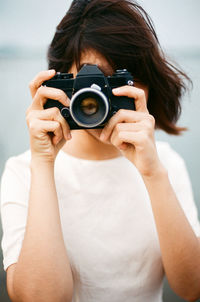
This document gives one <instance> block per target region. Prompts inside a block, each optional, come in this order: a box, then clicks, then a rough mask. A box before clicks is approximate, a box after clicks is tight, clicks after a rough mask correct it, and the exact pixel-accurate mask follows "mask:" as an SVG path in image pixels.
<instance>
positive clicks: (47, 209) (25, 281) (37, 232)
mask: <svg viewBox="0 0 200 302" xmlns="http://www.w3.org/2000/svg"><path fill="white" fill-rule="evenodd" d="M54 74H55V72H54V71H52V72H48V71H47V72H41V73H40V74H39V75H38V76H37V77H36V79H35V80H34V81H33V83H31V93H32V97H33V104H32V105H31V106H30V108H29V109H28V111H27V124H28V127H29V132H30V145H31V154H32V157H31V166H30V169H31V187H30V197H29V206H28V216H27V225H26V230H25V236H24V240H23V244H22V248H21V251H20V255H19V259H18V262H17V263H16V264H14V265H12V266H10V267H9V268H8V270H7V287H8V292H9V295H10V297H11V299H12V301H14V302H24V301H26V302H27V301H29V302H31V301H37V302H40V301H48V302H70V301H71V299H72V294H73V278H72V272H71V267H70V263H69V260H68V256H67V250H66V247H65V244H64V239H63V234H62V229H61V221H60V214H59V207H58V199H57V193H56V187H55V180H54V161H55V157H56V155H57V153H58V151H59V149H60V148H61V147H62V146H63V144H64V143H65V141H66V139H67V134H68V133H69V129H68V128H67V124H66V122H65V121H64V119H63V120H62V117H61V116H60V114H59V112H58V110H56V109H55V110H54V109H50V110H43V102H44V101H45V100H46V98H48V97H51V98H54V99H59V101H60V102H66V100H65V98H66V96H65V94H62V93H61V92H57V91H55V90H51V89H50V90H49V89H46V87H41V88H39V87H40V85H41V84H42V82H43V81H44V80H46V79H48V78H50V77H52V76H53V75H54ZM48 132H53V133H54V136H53V138H52V137H50V136H49V134H48ZM63 133H65V135H66V137H65V139H64V135H63Z"/></svg>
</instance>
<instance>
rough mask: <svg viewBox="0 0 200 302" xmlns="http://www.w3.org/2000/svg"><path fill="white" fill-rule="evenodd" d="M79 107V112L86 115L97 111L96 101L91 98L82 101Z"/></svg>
mask: <svg viewBox="0 0 200 302" xmlns="http://www.w3.org/2000/svg"><path fill="white" fill-rule="evenodd" d="M80 106H81V110H82V111H83V113H85V114H86V115H92V114H95V113H96V112H97V111H98V109H99V105H98V102H97V100H96V99H94V98H92V97H90V98H86V99H84V100H82V102H81V104H80Z"/></svg>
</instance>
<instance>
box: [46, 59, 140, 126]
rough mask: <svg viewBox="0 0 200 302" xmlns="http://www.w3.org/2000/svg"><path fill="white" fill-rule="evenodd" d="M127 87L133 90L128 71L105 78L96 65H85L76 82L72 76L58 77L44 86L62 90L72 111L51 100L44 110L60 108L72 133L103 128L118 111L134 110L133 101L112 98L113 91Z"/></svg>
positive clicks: (61, 74) (59, 74)
mask: <svg viewBox="0 0 200 302" xmlns="http://www.w3.org/2000/svg"><path fill="white" fill-rule="evenodd" d="M124 85H130V86H133V77H132V75H131V74H130V73H129V72H128V71H127V70H126V69H124V70H117V71H116V73H115V74H113V75H112V76H108V77H106V76H105V75H104V74H103V72H102V71H101V70H100V69H99V68H98V67H97V65H89V64H85V65H84V66H83V67H82V68H81V70H80V71H79V72H78V74H77V76H76V78H73V74H71V73H57V74H56V75H55V76H54V77H53V78H52V79H50V80H48V81H45V82H44V83H43V86H47V87H54V88H58V89H61V90H63V91H64V92H65V93H66V94H67V96H68V98H69V99H70V107H65V106H64V105H63V104H61V103H60V102H58V101H55V100H50V99H48V100H47V102H46V103H45V105H44V109H47V108H52V107H57V108H59V110H60V112H61V114H62V116H63V117H64V118H65V119H66V121H67V123H68V124H69V127H70V129H97V128H103V127H104V126H105V124H106V122H108V120H109V119H110V118H111V117H112V116H113V115H114V114H115V113H116V112H117V111H118V110H120V109H128V110H135V105H134V99H131V98H128V97H117V96H115V95H113V94H112V89H113V88H117V87H120V86H124Z"/></svg>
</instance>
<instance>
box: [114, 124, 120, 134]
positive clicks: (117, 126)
mask: <svg viewBox="0 0 200 302" xmlns="http://www.w3.org/2000/svg"><path fill="white" fill-rule="evenodd" d="M115 129H116V131H117V133H119V132H120V131H121V125H120V124H117V125H116V126H115Z"/></svg>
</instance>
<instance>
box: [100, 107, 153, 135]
mask: <svg viewBox="0 0 200 302" xmlns="http://www.w3.org/2000/svg"><path fill="white" fill-rule="evenodd" d="M147 116H148V115H147V114H146V113H143V112H137V111H133V110H125V109H120V110H119V111H118V112H117V113H116V114H115V115H113V116H112V118H111V119H110V120H109V122H108V123H107V124H106V126H105V127H104V128H103V130H102V132H101V136H100V139H101V140H103V141H106V140H107V139H109V137H110V135H111V133H112V131H113V129H114V127H115V126H116V124H118V123H136V122H140V121H141V120H143V119H145V118H146V117H147Z"/></svg>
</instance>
